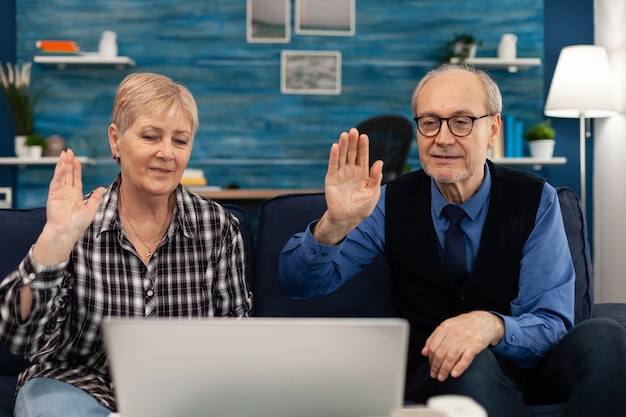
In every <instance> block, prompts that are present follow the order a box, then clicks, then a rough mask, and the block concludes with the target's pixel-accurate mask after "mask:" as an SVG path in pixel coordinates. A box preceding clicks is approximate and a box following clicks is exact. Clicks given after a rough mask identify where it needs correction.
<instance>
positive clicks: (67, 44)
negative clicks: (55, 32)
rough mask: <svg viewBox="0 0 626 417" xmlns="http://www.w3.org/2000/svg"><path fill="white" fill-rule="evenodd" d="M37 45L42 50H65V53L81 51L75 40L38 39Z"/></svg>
mask: <svg viewBox="0 0 626 417" xmlns="http://www.w3.org/2000/svg"><path fill="white" fill-rule="evenodd" d="M35 46H37V49H38V50H39V51H41V52H56V53H59V52H64V53H76V54H77V53H79V52H80V48H79V47H78V45H77V44H76V42H74V41H68V40H47V39H43V40H38V41H36V42H35Z"/></svg>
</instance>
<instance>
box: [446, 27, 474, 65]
mask: <svg viewBox="0 0 626 417" xmlns="http://www.w3.org/2000/svg"><path fill="white" fill-rule="evenodd" d="M482 44H483V41H482V40H479V39H477V38H476V37H475V36H474V35H472V34H469V33H456V34H455V35H454V37H453V38H452V39H451V40H449V41H448V42H446V44H445V45H444V46H443V49H444V51H445V56H444V59H443V61H442V62H454V63H459V62H461V63H462V62H465V60H467V59H468V58H474V57H475V56H476V49H477V48H478V47H479V46H482Z"/></svg>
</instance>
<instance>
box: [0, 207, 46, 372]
mask: <svg viewBox="0 0 626 417" xmlns="http://www.w3.org/2000/svg"><path fill="white" fill-rule="evenodd" d="M45 222H46V209H45V207H39V208H34V209H28V210H26V209H23V210H21V209H0V231H1V233H0V253H2V256H1V257H0V280H2V279H4V277H5V276H6V275H8V274H9V273H10V272H11V271H13V270H14V269H15V268H16V267H17V265H18V264H19V263H20V261H21V260H22V259H23V258H24V256H26V253H27V252H28V250H29V248H30V247H31V245H32V244H33V243H35V240H37V236H39V233H41V229H42V228H43V225H44V223H45ZM27 365H28V362H27V361H26V360H25V359H24V358H22V357H20V356H15V355H13V354H11V353H9V352H8V351H6V350H5V349H2V348H0V375H7V376H15V375H17V374H19V373H20V372H21V371H22V370H23V369H24V368H25V367H26V366H27Z"/></svg>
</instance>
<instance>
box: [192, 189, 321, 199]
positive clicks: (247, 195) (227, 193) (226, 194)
mask: <svg viewBox="0 0 626 417" xmlns="http://www.w3.org/2000/svg"><path fill="white" fill-rule="evenodd" d="M186 188H187V189H188V190H189V191H192V192H194V193H196V194H198V195H201V196H203V197H206V198H210V199H211V200H268V199H270V198H273V197H277V196H279V195H283V194H309V193H322V192H324V190H320V189H288V188H271V189H270V188H268V189H264V188H259V189H254V188H240V189H228V188H224V189H216V188H215V187H197V186H187V187H186Z"/></svg>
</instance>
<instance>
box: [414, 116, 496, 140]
mask: <svg viewBox="0 0 626 417" xmlns="http://www.w3.org/2000/svg"><path fill="white" fill-rule="evenodd" d="M489 116H493V115H492V114H485V115H484V116H479V117H473V116H452V117H436V116H420V117H414V118H413V120H415V123H416V124H417V130H419V132H420V133H421V134H422V135H424V136H426V137H433V136H437V135H438V134H439V131H440V130H441V122H442V121H443V120H445V121H446V122H447V123H448V129H450V132H451V133H452V134H453V135H454V136H458V137H464V136H467V135H469V134H470V133H472V129H473V128H474V122H475V121H476V120H478V119H483V118H485V117H489Z"/></svg>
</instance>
